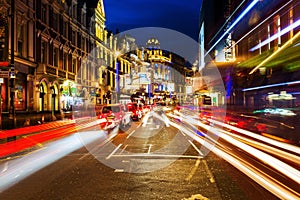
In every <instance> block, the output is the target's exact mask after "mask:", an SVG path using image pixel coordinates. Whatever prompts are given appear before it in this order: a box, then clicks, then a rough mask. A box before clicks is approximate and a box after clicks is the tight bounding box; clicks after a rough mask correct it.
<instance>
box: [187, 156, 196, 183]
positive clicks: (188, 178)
mask: <svg viewBox="0 0 300 200" xmlns="http://www.w3.org/2000/svg"><path fill="white" fill-rule="evenodd" d="M199 165H200V159H197V161H196V163H195V165H194V167H193V168H192V170H191V172H190V173H189V175H188V176H187V177H186V178H185V180H186V181H190V180H191V179H192V178H193V176H194V174H195V173H196V171H197V169H198V167H199Z"/></svg>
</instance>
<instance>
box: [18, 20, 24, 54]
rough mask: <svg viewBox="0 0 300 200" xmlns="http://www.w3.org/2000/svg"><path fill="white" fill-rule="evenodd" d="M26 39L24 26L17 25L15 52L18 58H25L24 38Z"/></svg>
mask: <svg viewBox="0 0 300 200" xmlns="http://www.w3.org/2000/svg"><path fill="white" fill-rule="evenodd" d="M25 37H26V32H25V25H23V24H22V25H19V26H18V38H17V39H18V42H17V48H18V49H17V50H18V54H19V56H26V55H24V48H23V47H24V38H25Z"/></svg>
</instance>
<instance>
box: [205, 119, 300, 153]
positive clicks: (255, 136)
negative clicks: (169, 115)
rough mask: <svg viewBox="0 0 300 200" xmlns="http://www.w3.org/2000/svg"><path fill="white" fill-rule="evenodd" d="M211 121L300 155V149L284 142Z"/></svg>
mask: <svg viewBox="0 0 300 200" xmlns="http://www.w3.org/2000/svg"><path fill="white" fill-rule="evenodd" d="M209 121H211V122H212V123H214V124H217V125H219V126H222V127H225V128H228V129H231V130H234V131H236V132H238V133H241V134H244V135H247V136H250V137H252V138H255V139H257V140H260V141H262V142H266V143H268V144H271V145H274V146H277V147H279V148H282V149H285V150H288V151H291V152H293V153H296V154H298V155H300V147H297V146H294V145H290V144H287V143H282V142H279V141H276V140H273V139H270V138H267V137H264V136H261V135H259V134H257V133H253V132H251V131H247V130H244V129H241V128H237V127H235V126H232V125H229V124H226V123H222V122H219V121H216V120H213V119H210V120H209Z"/></svg>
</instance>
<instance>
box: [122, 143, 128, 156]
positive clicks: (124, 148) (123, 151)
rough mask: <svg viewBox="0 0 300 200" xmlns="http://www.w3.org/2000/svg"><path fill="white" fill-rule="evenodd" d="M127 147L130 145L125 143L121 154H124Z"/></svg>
mask: <svg viewBox="0 0 300 200" xmlns="http://www.w3.org/2000/svg"><path fill="white" fill-rule="evenodd" d="M127 147H128V144H126V145H125V147H124V148H123V149H122V151H121V152H120V154H122V153H123V152H124V151H125V149H126V148H127Z"/></svg>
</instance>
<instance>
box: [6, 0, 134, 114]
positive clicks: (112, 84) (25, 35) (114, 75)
mask: <svg viewBox="0 0 300 200" xmlns="http://www.w3.org/2000/svg"><path fill="white" fill-rule="evenodd" d="M15 1H16V2H15V5H16V9H15V37H14V38H15V41H14V44H15V49H14V55H15V59H14V60H15V69H16V83H15V85H16V87H15V98H14V106H15V110H16V113H17V115H18V113H20V112H21V111H22V112H23V113H24V112H30V113H51V114H52V115H54V114H59V113H60V112H61V111H62V110H63V111H71V110H73V109H74V108H79V109H83V110H86V109H87V108H88V107H89V106H93V105H95V104H103V103H109V102H111V98H112V97H111V95H109V94H110V93H111V91H113V90H115V89H116V88H117V85H118V84H119V82H120V81H119V80H122V74H124V73H127V72H129V71H130V67H131V65H130V63H129V62H128V61H124V60H123V59H122V58H120V57H119V56H118V55H117V52H118V48H117V39H118V37H114V35H113V34H112V33H111V32H109V31H107V30H106V28H105V21H106V18H105V11H104V5H103V1H102V0H99V1H88V0H41V1H34V0H28V1H20V0H15ZM0 5H1V9H0V21H1V22H0V28H1V30H2V29H3V31H1V30H0V31H1V33H7V34H6V38H5V40H4V42H5V44H10V41H9V40H10V37H8V36H9V35H10V34H11V33H10V25H11V23H10V18H9V17H8V14H9V13H8V12H9V10H10V7H11V6H10V1H5V0H1V1H0ZM2 19H3V20H2ZM5 22H7V23H5ZM6 24H7V25H6ZM3 25H4V26H3ZM3 27H4V28H3ZM5 27H6V28H5ZM0 36H3V34H1V35H0ZM1 39H2V38H0V42H1V41H2V40H1ZM1 52H2V53H1V55H3V57H5V56H6V58H5V60H3V61H8V62H9V61H10V56H9V55H11V54H10V46H9V45H7V50H6V51H5V50H3V51H1ZM117 59H118V62H117ZM118 63H119V64H118ZM119 72H121V73H119ZM1 87H2V98H3V99H2V102H3V104H2V109H3V112H8V109H9V107H10V106H11V105H10V102H11V101H10V95H9V94H10V87H9V78H5V79H4V83H3V84H2V85H1Z"/></svg>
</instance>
